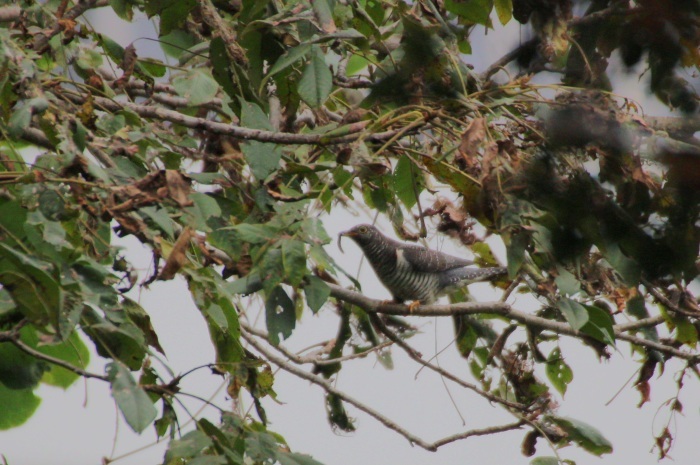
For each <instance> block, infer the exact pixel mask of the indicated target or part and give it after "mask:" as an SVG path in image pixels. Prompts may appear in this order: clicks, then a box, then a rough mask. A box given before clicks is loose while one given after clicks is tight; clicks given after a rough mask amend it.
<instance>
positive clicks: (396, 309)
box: [327, 283, 700, 362]
mask: <svg viewBox="0 0 700 465" xmlns="http://www.w3.org/2000/svg"><path fill="white" fill-rule="evenodd" d="M327 285H328V287H330V289H331V296H333V297H335V298H337V299H340V300H343V301H346V302H350V303H352V304H355V305H357V306H358V307H361V308H362V309H364V310H365V311H368V312H372V313H384V314H388V315H403V316H450V315H477V314H489V313H490V314H496V315H501V316H504V317H506V318H510V319H511V320H513V321H517V322H518V323H521V324H524V325H526V326H529V327H534V328H539V329H544V330H549V331H553V332H555V333H557V334H563V335H566V336H572V337H575V338H578V339H584V340H585V339H589V338H590V336H588V335H587V334H585V333H582V332H581V331H579V330H576V329H574V328H572V327H571V326H570V325H569V324H568V323H563V322H559V321H552V320H548V319H546V318H541V317H538V316H535V315H530V314H529V313H524V312H520V311H518V310H514V309H513V308H511V306H510V305H508V304H506V303H503V302H463V303H456V304H452V305H420V306H418V307H417V308H415V309H414V310H413V311H410V310H409V309H408V307H407V306H406V305H403V304H395V303H384V302H382V301H379V300H375V299H370V298H369V297H365V296H364V295H362V294H360V293H357V292H354V291H351V290H349V289H345V288H343V287H341V286H338V285H336V284H331V283H327ZM625 328H626V329H625V330H629V329H628V327H625ZM613 332H614V335H615V337H616V338H618V339H621V340H624V341H628V342H632V343H633V344H637V345H639V346H642V347H646V348H649V349H654V350H658V351H659V352H662V353H665V354H668V355H671V356H673V357H678V358H681V359H684V360H690V361H692V362H696V361H698V360H699V359H700V355H699V354H696V353H689V352H684V351H682V350H678V349H676V348H674V347H670V346H667V345H664V344H661V343H658V342H654V341H649V340H647V339H642V338H639V337H636V336H630V335H628V334H625V333H624V332H623V330H621V329H620V328H619V327H617V326H613Z"/></svg>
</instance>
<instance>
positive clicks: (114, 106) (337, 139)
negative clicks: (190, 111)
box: [63, 93, 429, 145]
mask: <svg viewBox="0 0 700 465" xmlns="http://www.w3.org/2000/svg"><path fill="white" fill-rule="evenodd" d="M63 95H64V96H65V97H67V98H68V99H70V100H71V101H72V102H73V103H75V104H78V105H82V104H83V103H84V102H85V101H86V99H87V95H84V94H68V93H64V94H63ZM92 99H93V102H94V105H95V107H96V108H101V109H103V110H105V111H109V112H117V111H122V110H123V109H125V108H127V109H129V110H131V111H133V112H134V113H136V114H138V115H139V116H141V117H144V118H153V119H157V120H161V121H168V122H171V123H174V124H179V125H181V126H184V127H187V128H192V129H199V130H204V131H209V132H212V133H216V134H225V135H229V136H234V137H238V138H240V139H244V140H257V141H260V142H274V143H280V144H297V145H302V144H311V145H312V144H320V145H337V144H345V143H348V142H352V141H355V140H357V139H364V140H367V141H371V142H380V141H385V140H388V139H391V138H392V137H395V136H396V135H398V134H401V132H402V131H404V130H405V128H399V129H394V130H390V131H384V132H377V133H370V134H366V133H364V132H363V131H364V130H365V129H367V128H368V127H369V126H370V125H371V124H372V123H373V121H370V120H368V121H359V122H357V123H351V124H347V125H344V126H341V127H339V128H336V129H334V130H333V131H332V134H296V133H288V132H275V131H264V130H262V129H251V128H244V127H240V126H236V125H233V124H229V123H221V122H218V121H211V120H208V119H206V118H197V117H194V116H188V115H185V114H182V113H180V112H177V111H174V110H168V109H165V108H161V107H158V106H152V105H140V104H137V103H132V102H118V101H115V100H111V99H108V98H104V97H96V96H93V97H92ZM428 119H429V117H426V119H425V120H424V123H423V125H426V124H428ZM416 130H418V127H416V128H413V131H416Z"/></svg>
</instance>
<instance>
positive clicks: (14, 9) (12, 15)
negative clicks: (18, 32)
mask: <svg viewBox="0 0 700 465" xmlns="http://www.w3.org/2000/svg"><path fill="white" fill-rule="evenodd" d="M21 14H22V10H21V9H20V7H19V6H14V5H12V6H3V7H2V8H0V23H9V22H12V21H17V20H18V19H19V16H20V15H21Z"/></svg>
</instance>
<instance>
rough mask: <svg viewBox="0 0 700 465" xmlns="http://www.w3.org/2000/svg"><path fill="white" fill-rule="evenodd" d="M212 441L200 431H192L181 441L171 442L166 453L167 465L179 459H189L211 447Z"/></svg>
mask: <svg viewBox="0 0 700 465" xmlns="http://www.w3.org/2000/svg"><path fill="white" fill-rule="evenodd" d="M213 444H214V443H213V442H212V440H211V439H210V438H209V436H207V435H206V434H204V433H203V432H201V431H199V430H194V431H190V432H189V433H187V434H185V435H184V436H183V437H181V438H180V439H175V440H174V441H170V444H168V450H167V452H166V453H165V463H174V461H175V460H177V459H189V458H192V457H194V456H196V455H199V454H200V453H202V452H203V451H204V450H205V449H207V448H209V447H211V446H212V445H213Z"/></svg>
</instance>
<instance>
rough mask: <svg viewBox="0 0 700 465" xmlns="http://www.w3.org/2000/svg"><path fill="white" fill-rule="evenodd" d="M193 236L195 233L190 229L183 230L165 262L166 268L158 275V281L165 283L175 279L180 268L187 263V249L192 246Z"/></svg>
mask: <svg viewBox="0 0 700 465" xmlns="http://www.w3.org/2000/svg"><path fill="white" fill-rule="evenodd" d="M193 235H194V231H192V229H191V228H189V227H186V228H185V229H183V230H182V233H180V236H178V238H177V240H176V241H175V244H173V250H172V251H171V252H170V255H168V258H167V259H166V260H165V266H163V269H162V270H161V272H160V274H159V275H158V279H161V280H163V281H167V280H170V279H173V278H174V277H175V275H176V274H177V272H178V271H179V270H180V268H182V267H183V266H184V265H185V263H187V248H188V247H189V246H190V241H191V240H192V236H193Z"/></svg>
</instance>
